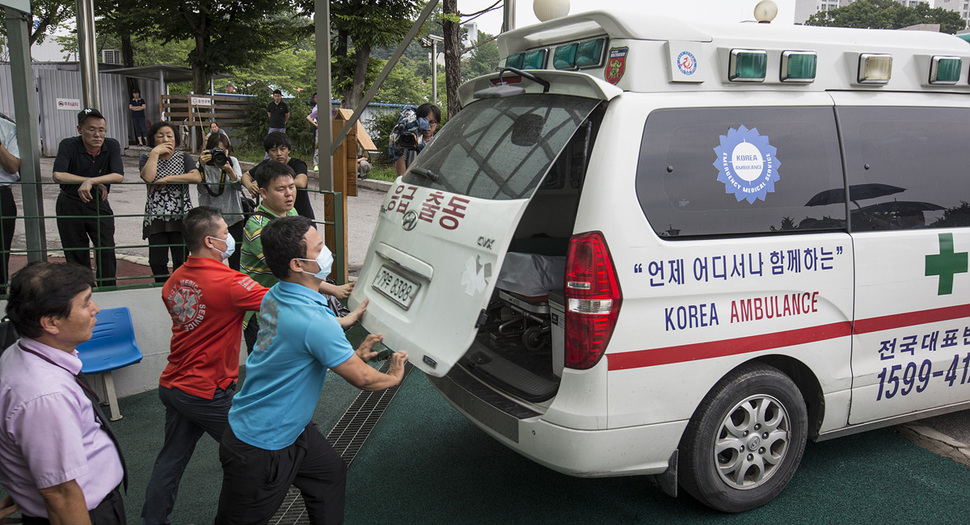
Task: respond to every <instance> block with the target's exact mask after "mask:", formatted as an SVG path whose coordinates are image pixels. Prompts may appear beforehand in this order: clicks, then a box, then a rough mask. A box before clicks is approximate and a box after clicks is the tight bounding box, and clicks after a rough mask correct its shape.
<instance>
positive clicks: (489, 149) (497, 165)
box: [350, 73, 619, 376]
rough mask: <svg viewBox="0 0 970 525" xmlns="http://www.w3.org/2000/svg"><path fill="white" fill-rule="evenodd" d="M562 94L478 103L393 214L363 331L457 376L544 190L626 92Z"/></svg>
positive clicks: (366, 293) (381, 230)
mask: <svg viewBox="0 0 970 525" xmlns="http://www.w3.org/2000/svg"><path fill="white" fill-rule="evenodd" d="M537 74H538V73H537ZM543 74H546V75H549V74H548V73H543ZM559 75H563V74H562V73H560V74H559ZM573 75H576V74H573ZM549 76H555V75H549ZM588 84H589V85H590V86H594V87H595V85H598V84H605V83H602V82H601V81H595V79H590V80H589V81H588ZM552 85H553V89H552V90H550V92H548V93H541V92H540V93H523V94H517V95H514V96H501V97H499V98H488V99H483V100H479V101H476V102H473V103H471V104H469V105H468V106H467V107H465V108H464V109H462V111H461V112H460V113H458V114H457V115H455V116H454V118H452V119H451V120H450V121H449V122H448V123H447V125H446V126H444V128H443V129H442V131H441V132H440V133H439V134H438V135H437V136H436V137H435V139H434V141H433V142H432V143H431V144H430V145H429V146H428V147H427V148H425V150H424V151H422V152H421V153H420V155H418V157H417V160H416V161H415V163H414V164H413V165H412V166H411V167H410V168H409V170H408V172H407V173H405V175H404V176H403V177H401V178H399V179H398V180H397V181H396V182H395V184H394V186H393V187H392V188H391V189H390V190H389V191H388V193H387V196H386V197H385V200H384V202H383V204H382V206H381V211H380V216H379V218H378V224H377V228H376V230H375V232H374V236H373V238H372V239H371V244H370V248H369V250H368V254H367V257H366V259H365V262H364V266H363V268H362V269H361V273H360V278H359V281H358V284H357V286H356V288H355V289H354V293H353V295H352V296H351V301H350V302H351V305H352V306H354V305H356V304H358V303H359V302H360V301H362V300H364V299H365V298H366V299H369V300H370V304H369V306H368V309H367V313H366V314H365V316H364V318H363V320H362V325H363V327H364V328H365V329H366V330H367V331H368V332H370V333H381V334H383V336H384V344H386V345H387V347H389V348H390V349H392V350H405V351H407V352H408V354H409V355H410V361H411V362H412V363H414V364H415V365H416V366H418V367H419V368H421V369H422V370H424V371H425V372H427V373H429V374H431V375H435V376H442V375H444V374H446V373H447V372H448V370H450V369H451V367H452V365H453V364H454V363H455V362H456V361H458V359H459V358H461V356H462V355H464V353H465V352H466V350H467V349H468V348H469V346H471V343H472V341H473V339H474V337H475V335H476V332H477V328H478V325H479V324H480V323H482V322H483V321H484V315H485V309H486V307H487V305H488V301H489V298H490V297H491V295H492V290H493V289H494V286H495V282H496V278H497V277H498V275H499V271H500V270H501V265H502V261H503V258H504V256H505V253H506V251H507V249H508V246H509V243H510V242H511V237H512V234H513V233H514V232H515V229H516V227H517V225H518V222H519V220H520V218H521V217H522V214H523V212H524V210H525V208H526V206H527V205H528V203H529V200H530V198H531V196H532V195H533V193H534V191H535V189H536V188H537V187H538V186H539V184H540V182H541V181H542V180H543V178H544V177H545V176H546V173H547V172H548V171H549V169H550V167H551V166H552V165H553V163H554V162H555V161H556V159H557V157H558V156H559V154H560V152H561V151H562V150H563V148H564V147H565V146H566V144H567V143H569V141H570V140H571V139H573V137H574V136H577V134H589V133H590V132H589V124H588V120H587V119H588V117H589V116H590V114H591V113H592V112H594V110H596V108H598V107H600V106H602V105H603V104H604V99H606V98H608V95H607V93H610V94H612V95H616V94H617V93H618V92H619V90H617V89H616V88H614V87H613V86H608V88H612V89H611V90H606V91H603V90H599V91H597V90H596V89H587V90H586V91H585V92H584V93H583V94H584V95H585V96H571V95H563V94H556V93H555V91H556V90H555V85H556V82H555V81H553V82H552ZM584 136H586V135H584ZM591 139H592V137H591V136H590V140H591ZM591 145H592V144H590V146H591Z"/></svg>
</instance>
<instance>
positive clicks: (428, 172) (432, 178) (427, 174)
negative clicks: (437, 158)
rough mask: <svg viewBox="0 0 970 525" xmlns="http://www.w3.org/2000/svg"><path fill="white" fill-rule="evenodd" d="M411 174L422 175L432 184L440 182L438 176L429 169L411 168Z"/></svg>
mask: <svg viewBox="0 0 970 525" xmlns="http://www.w3.org/2000/svg"><path fill="white" fill-rule="evenodd" d="M411 173H414V174H417V175H421V176H422V177H424V178H426V179H428V180H430V181H431V182H437V181H438V174H437V173H435V172H433V171H431V170H429V169H427V168H411Z"/></svg>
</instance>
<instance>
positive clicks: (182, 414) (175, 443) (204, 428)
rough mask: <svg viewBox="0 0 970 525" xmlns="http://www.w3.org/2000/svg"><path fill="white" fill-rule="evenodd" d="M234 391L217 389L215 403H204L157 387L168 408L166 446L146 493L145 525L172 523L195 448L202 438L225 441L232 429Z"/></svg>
mask: <svg viewBox="0 0 970 525" xmlns="http://www.w3.org/2000/svg"><path fill="white" fill-rule="evenodd" d="M235 391H236V387H235V386H234V385H232V386H230V387H229V388H227V389H226V390H222V389H216V392H215V395H214V396H213V397H212V399H203V398H201V397H196V396H193V395H191V394H187V393H185V392H183V391H181V390H179V389H177V388H165V387H158V397H159V398H160V399H161V400H162V404H163V405H165V444H164V445H162V450H161V451H160V452H159V453H158V458H157V459H156V460H155V468H154V469H153V470H152V475H151V478H149V480H148V488H147V489H146V490H145V505H144V506H143V507H142V509H141V518H142V524H144V525H156V524H165V525H167V524H168V523H169V521H168V516H169V514H171V513H172V508H173V507H174V506H175V498H176V496H178V489H179V482H180V481H181V480H182V473H184V472H185V467H186V466H187V465H188V464H189V460H190V459H192V452H194V451H195V445H196V443H198V442H199V439H200V438H201V437H202V435H203V434H209V435H210V436H212V439H215V440H216V442H221V441H222V434H223V432H224V431H225V430H226V428H228V427H229V420H228V418H227V416H228V415H229V407H230V406H231V405H232V395H233V394H234V393H235Z"/></svg>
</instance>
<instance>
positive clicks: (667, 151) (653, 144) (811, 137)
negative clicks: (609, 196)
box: [636, 107, 846, 239]
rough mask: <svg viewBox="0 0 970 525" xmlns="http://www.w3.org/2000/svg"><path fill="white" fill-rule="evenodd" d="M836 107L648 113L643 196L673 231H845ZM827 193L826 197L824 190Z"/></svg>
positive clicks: (666, 231) (645, 205) (653, 216)
mask: <svg viewBox="0 0 970 525" xmlns="http://www.w3.org/2000/svg"><path fill="white" fill-rule="evenodd" d="M844 184H845V182H844V178H843V175H842V164H841V154H840V152H839V142H838V132H837V130H836V126H835V118H834V113H833V110H832V108H829V107H750V108H685V109H665V110H658V111H654V112H653V113H651V114H650V115H649V116H648V117H647V121H646V124H645V125H644V129H643V139H642V142H641V146H640V157H639V165H638V166H637V182H636V190H637V198H638V200H639V201H640V206H641V208H642V209H643V213H644V215H645V216H646V217H647V219H649V221H650V223H651V225H652V226H653V229H654V231H656V233H657V235H659V236H661V237H665V238H670V239H675V238H692V237H698V236H712V235H717V236H731V235H751V234H765V233H777V232H783V233H799V232H813V231H832V230H842V231H844V230H845V229H846V217H845V215H846V206H845V201H844V199H841V200H840V199H839V198H838V197H837V195H836V196H835V198H832V196H831V194H830V193H825V192H828V191H830V190H831V191H834V192H838V191H841V190H842V188H843V187H844ZM820 195H821V197H819V196H820Z"/></svg>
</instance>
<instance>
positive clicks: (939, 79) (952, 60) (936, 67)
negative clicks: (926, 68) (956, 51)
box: [930, 56, 963, 85]
mask: <svg viewBox="0 0 970 525" xmlns="http://www.w3.org/2000/svg"><path fill="white" fill-rule="evenodd" d="M961 71H963V60H961V59H960V57H951V56H934V57H933V61H932V62H931V63H930V84H944V85H946V84H956V83H957V82H958V81H959V80H960V73H961Z"/></svg>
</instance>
